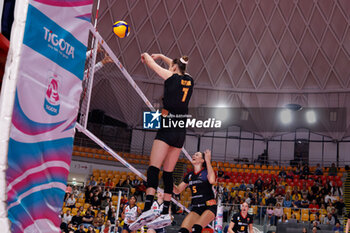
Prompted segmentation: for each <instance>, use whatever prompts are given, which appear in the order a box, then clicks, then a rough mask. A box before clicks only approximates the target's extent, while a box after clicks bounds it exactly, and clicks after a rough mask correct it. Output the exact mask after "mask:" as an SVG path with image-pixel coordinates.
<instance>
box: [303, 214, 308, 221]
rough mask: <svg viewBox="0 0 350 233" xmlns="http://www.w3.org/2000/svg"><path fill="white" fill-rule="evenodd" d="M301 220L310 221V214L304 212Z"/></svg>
mask: <svg viewBox="0 0 350 233" xmlns="http://www.w3.org/2000/svg"><path fill="white" fill-rule="evenodd" d="M301 221H303V222H308V221H309V214H302V215H301Z"/></svg>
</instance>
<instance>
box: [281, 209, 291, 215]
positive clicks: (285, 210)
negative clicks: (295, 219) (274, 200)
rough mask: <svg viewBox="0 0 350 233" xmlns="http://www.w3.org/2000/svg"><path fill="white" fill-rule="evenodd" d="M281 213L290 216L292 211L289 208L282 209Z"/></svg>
mask: <svg viewBox="0 0 350 233" xmlns="http://www.w3.org/2000/svg"><path fill="white" fill-rule="evenodd" d="M283 213H285V214H288V213H289V214H292V209H291V208H284V209H283Z"/></svg>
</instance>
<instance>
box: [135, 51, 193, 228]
mask: <svg viewBox="0 0 350 233" xmlns="http://www.w3.org/2000/svg"><path fill="white" fill-rule="evenodd" d="M158 59H161V60H163V61H164V62H165V63H166V64H167V65H168V66H169V69H164V68H163V67H161V66H160V65H158V64H157V63H156V62H155V60H158ZM141 61H142V62H143V63H145V64H146V65H147V66H148V67H149V68H151V69H152V70H154V71H155V72H156V73H157V74H158V75H159V76H160V77H161V78H163V79H164V80H165V81H164V96H163V110H162V120H165V121H170V116H171V115H186V114H187V113H188V103H189V101H190V98H191V95H192V91H193V79H192V77H191V76H190V75H188V74H187V73H185V71H186V65H187V63H188V57H187V56H183V57H181V58H180V59H174V60H171V59H170V58H168V57H166V56H164V55H163V54H152V56H150V55H149V54H148V53H143V54H142V55H141ZM185 119H186V118H171V121H172V122H174V121H180V120H185ZM185 137H186V129H185V128H166V129H163V128H161V129H159V130H158V132H157V136H156V138H155V139H154V142H153V146H152V151H151V156H150V163H149V167H148V170H147V190H146V201H145V208H144V210H143V213H142V214H141V216H140V217H139V218H138V219H137V220H136V221H135V222H134V223H133V224H131V225H130V229H132V230H136V229H139V228H140V227H141V226H144V225H146V223H149V222H151V221H153V220H155V219H156V218H157V220H158V221H159V222H161V223H162V225H160V227H164V226H167V225H170V224H171V216H170V214H169V207H170V201H171V195H172V192H173V183H174V182H173V171H174V168H175V165H176V162H177V160H178V158H179V155H180V152H181V148H182V146H183V144H184V141H185ZM162 165H163V181H164V204H163V211H162V213H161V215H158V213H157V212H155V211H152V210H151V206H152V203H153V200H154V194H155V192H156V189H157V188H158V182H159V178H158V177H159V169H160V167H161V166H162Z"/></svg>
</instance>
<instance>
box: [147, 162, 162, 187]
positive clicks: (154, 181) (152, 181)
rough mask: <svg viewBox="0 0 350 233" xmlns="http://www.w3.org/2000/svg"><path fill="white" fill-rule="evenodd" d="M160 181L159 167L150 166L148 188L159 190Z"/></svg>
mask: <svg viewBox="0 0 350 233" xmlns="http://www.w3.org/2000/svg"><path fill="white" fill-rule="evenodd" d="M158 182H159V168H157V167H154V166H149V167H148V169H147V188H154V189H155V190H157V188H158Z"/></svg>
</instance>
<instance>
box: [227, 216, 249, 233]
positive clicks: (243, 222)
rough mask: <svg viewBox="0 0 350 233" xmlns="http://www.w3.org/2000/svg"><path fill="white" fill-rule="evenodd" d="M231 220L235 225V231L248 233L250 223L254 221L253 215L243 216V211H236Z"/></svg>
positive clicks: (236, 232)
mask: <svg viewBox="0 0 350 233" xmlns="http://www.w3.org/2000/svg"><path fill="white" fill-rule="evenodd" d="M231 222H233V223H234V224H235V225H234V226H233V229H232V230H233V232H235V233H248V227H249V224H252V223H253V215H251V214H247V217H246V218H243V217H242V215H241V213H236V214H234V215H233V216H232V219H231Z"/></svg>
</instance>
